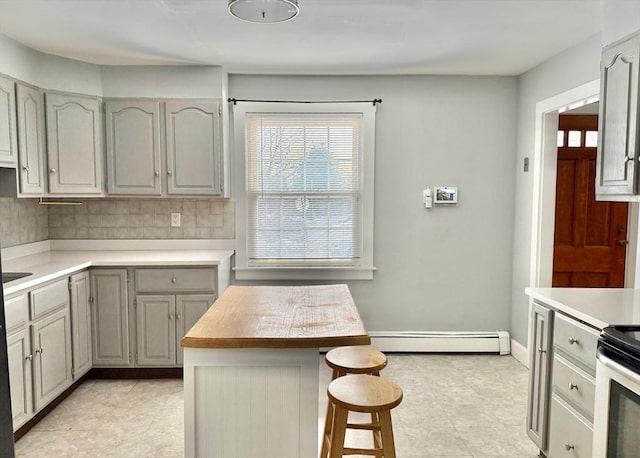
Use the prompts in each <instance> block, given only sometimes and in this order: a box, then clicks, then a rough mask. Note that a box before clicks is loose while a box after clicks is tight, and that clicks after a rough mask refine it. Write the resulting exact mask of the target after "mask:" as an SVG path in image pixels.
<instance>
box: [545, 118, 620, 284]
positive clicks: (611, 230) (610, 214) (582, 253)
mask: <svg viewBox="0 0 640 458" xmlns="http://www.w3.org/2000/svg"><path fill="white" fill-rule="evenodd" d="M558 131H559V132H558V177H557V181H556V221H555V237H554V244H553V245H554V246H553V248H554V251H553V286H565V287H617V288H621V287H623V286H624V269H625V257H626V251H627V243H628V242H627V211H628V208H627V207H628V204H627V203H626V202H599V201H596V200H595V179H596V144H597V131H598V116H597V115H564V116H560V122H559V126H558Z"/></svg>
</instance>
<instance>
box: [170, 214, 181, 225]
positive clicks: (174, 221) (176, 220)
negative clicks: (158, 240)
mask: <svg viewBox="0 0 640 458" xmlns="http://www.w3.org/2000/svg"><path fill="white" fill-rule="evenodd" d="M171 227H180V213H171Z"/></svg>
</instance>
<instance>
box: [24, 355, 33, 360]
mask: <svg viewBox="0 0 640 458" xmlns="http://www.w3.org/2000/svg"><path fill="white" fill-rule="evenodd" d="M24 359H25V360H27V361H33V355H28V356H25V358H24Z"/></svg>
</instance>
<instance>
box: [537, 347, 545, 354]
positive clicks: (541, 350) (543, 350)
mask: <svg viewBox="0 0 640 458" xmlns="http://www.w3.org/2000/svg"><path fill="white" fill-rule="evenodd" d="M538 351H539V352H540V353H546V352H547V350H545V349H544V348H542V347H538Z"/></svg>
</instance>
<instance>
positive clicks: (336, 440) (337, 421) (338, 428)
mask: <svg viewBox="0 0 640 458" xmlns="http://www.w3.org/2000/svg"><path fill="white" fill-rule="evenodd" d="M348 413H349V412H348V411H347V410H345V409H343V408H342V407H340V406H334V414H333V431H332V433H331V453H330V454H329V458H342V455H343V452H344V437H345V435H346V432H347V414H348Z"/></svg>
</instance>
